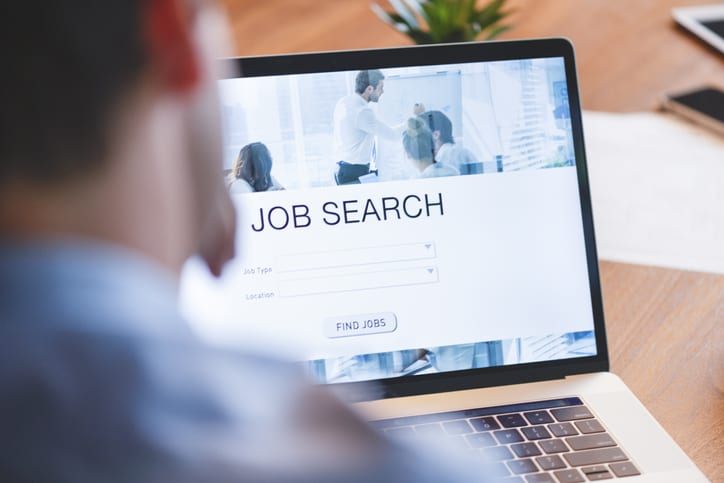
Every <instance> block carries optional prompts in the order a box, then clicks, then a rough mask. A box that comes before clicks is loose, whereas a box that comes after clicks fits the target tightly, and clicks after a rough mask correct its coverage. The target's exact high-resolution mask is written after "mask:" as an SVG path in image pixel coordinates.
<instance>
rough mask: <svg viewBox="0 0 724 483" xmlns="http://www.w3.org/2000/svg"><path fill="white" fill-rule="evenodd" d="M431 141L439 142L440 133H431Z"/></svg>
mask: <svg viewBox="0 0 724 483" xmlns="http://www.w3.org/2000/svg"><path fill="white" fill-rule="evenodd" d="M432 139H433V140H434V141H439V140H440V131H433V132H432Z"/></svg>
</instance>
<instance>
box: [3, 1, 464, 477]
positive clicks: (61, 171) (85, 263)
mask: <svg viewBox="0 0 724 483" xmlns="http://www.w3.org/2000/svg"><path fill="white" fill-rule="evenodd" d="M0 18H2V22H3V24H4V25H3V28H2V29H0V32H2V33H0V36H1V38H0V39H1V40H2V43H1V45H2V46H3V49H4V51H3V56H2V57H3V75H2V78H1V79H2V80H0V82H1V83H2V85H1V86H0V105H2V109H1V110H0V345H1V349H0V428H2V431H1V436H0V437H1V438H2V441H3V444H2V451H0V480H2V481H12V482H31V481H32V482H35V481H53V482H54V481H59V482H60V481H72V482H107V481H113V482H115V481H118V482H125V481H133V482H145V481H159V482H201V481H203V482H216V481H255V482H257V481H261V482H265V481H270V482H271V481H300V482H301V481H304V482H307V481H308V482H312V481H442V480H445V479H447V478H449V477H451V476H450V474H449V473H447V472H446V471H447V470H445V469H443V468H442V467H441V466H440V465H437V464H435V463H434V461H435V460H434V458H426V459H419V458H417V457H416V456H415V455H416V453H412V452H410V451H408V450H405V449H403V448H402V447H399V446H397V445H395V444H393V443H391V442H390V441H387V440H386V439H384V438H382V437H381V436H380V435H378V434H377V433H375V432H373V431H371V430H370V429H369V427H368V426H366V425H365V424H364V423H363V422H362V421H361V420H360V419H358V418H357V417H356V416H355V415H354V414H353V413H352V412H351V411H350V410H349V409H347V408H346V407H345V406H343V405H342V404H341V403H339V402H338V401H337V400H336V399H334V398H333V397H332V396H331V395H330V394H328V393H327V392H325V390H324V389H323V388H319V387H315V386H312V385H309V384H308V383H307V382H305V381H304V379H303V378H302V377H300V375H299V373H298V371H297V370H296V369H295V368H293V367H289V366H287V365H285V364H281V363H275V362H272V361H268V360H265V359H264V358H262V357H256V356H253V355H241V354H237V353H234V352H230V351H224V350H220V349H213V348H210V347H207V346H204V345H203V344H201V343H200V342H198V341H197V340H196V339H195V338H194V337H193V335H192V334H191V333H190V331H189V330H188V328H187V326H186V324H185V322H184V320H183V319H182V318H181V317H180V316H179V314H178V312H177V309H176V289H177V283H178V275H179V272H180V270H181V268H182V265H183V264H184V261H185V260H186V259H187V257H188V256H190V255H191V254H193V253H194V252H197V253H200V254H201V255H202V257H203V258H204V259H205V260H206V261H207V263H208V265H209V267H210V269H211V270H212V272H214V273H215V274H218V273H220V271H221V268H222V266H223V264H224V262H225V261H226V260H227V259H228V258H230V257H231V256H232V255H233V247H234V241H233V234H234V219H235V215H234V212H233V208H232V205H231V203H230V200H229V197H228V194H227V193H226V190H225V189H224V186H223V180H222V176H221V172H222V166H221V156H220V146H221V144H220V142H219V139H218V138H219V134H220V125H219V124H220V123H219V116H218V112H217V104H218V103H217V100H216V92H215V87H216V86H215V81H214V79H215V75H214V72H213V65H214V63H213V58H214V57H215V56H217V55H221V54H223V53H224V52H223V50H222V49H223V48H224V42H223V38H220V37H223V36H220V33H222V32H224V27H225V25H224V23H223V21H221V20H222V19H221V17H220V15H219V14H218V12H217V10H216V9H215V8H214V7H212V6H210V5H209V4H208V2H201V1H192V0H187V1H186V0H135V1H134V0H106V1H103V2H96V1H91V0H67V1H63V2H61V1H57V0H46V1H41V0H36V1H27V2H12V3H11V4H8V5H5V6H4V7H3V13H2V16H0ZM455 478H457V476H456V477H455Z"/></svg>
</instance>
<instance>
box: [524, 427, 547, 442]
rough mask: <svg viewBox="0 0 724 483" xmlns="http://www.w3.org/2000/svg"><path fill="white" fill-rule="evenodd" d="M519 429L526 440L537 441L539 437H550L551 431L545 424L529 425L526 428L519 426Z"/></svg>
mask: <svg viewBox="0 0 724 483" xmlns="http://www.w3.org/2000/svg"><path fill="white" fill-rule="evenodd" d="M520 431H521V432H522V433H523V434H524V435H525V437H526V438H528V441H537V440H539V439H550V438H551V437H552V436H551V433H549V432H548V430H547V429H546V427H545V426H531V427H528V428H520Z"/></svg>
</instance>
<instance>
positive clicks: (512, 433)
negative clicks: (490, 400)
mask: <svg viewBox="0 0 724 483" xmlns="http://www.w3.org/2000/svg"><path fill="white" fill-rule="evenodd" d="M372 424H373V425H375V427H377V428H378V429H380V430H382V431H384V432H386V433H390V435H394V436H400V437H404V438H415V439H417V438H440V437H445V438H447V439H448V440H449V442H450V443H451V444H454V445H455V446H457V447H460V448H461V449H464V450H466V451H469V452H471V453H473V456H474V457H476V458H477V457H479V458H480V460H481V464H482V465H483V471H484V472H485V473H484V474H486V475H487V476H488V478H489V479H490V480H491V481H495V482H520V483H526V482H527V483H542V482H545V483H579V482H585V481H600V480H609V479H613V478H625V477H627V476H635V475H639V474H640V472H639V470H638V469H637V467H636V466H635V465H634V464H633V463H632V462H631V461H630V460H629V457H628V456H627V455H626V453H625V452H624V451H623V449H622V448H621V447H620V446H619V445H618V443H616V441H615V440H614V439H613V437H612V436H611V435H610V434H609V433H608V431H607V430H606V428H605V427H604V425H603V424H602V423H601V421H599V420H598V419H597V418H596V417H595V416H594V415H593V413H591V411H589V410H588V408H587V407H586V406H585V405H584V404H583V401H581V399H579V398H577V397H570V398H563V399H555V400H550V401H538V402H531V403H524V404H515V405H508V406H496V407H490V408H479V409H471V410H466V411H452V412H446V413H437V414H428V415H422V416H410V417H404V418H396V419H385V420H380V421H374V422H373V423H372Z"/></svg>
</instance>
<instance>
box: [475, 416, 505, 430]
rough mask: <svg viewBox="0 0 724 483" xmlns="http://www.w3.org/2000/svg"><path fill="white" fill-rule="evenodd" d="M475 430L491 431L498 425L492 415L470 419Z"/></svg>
mask: <svg viewBox="0 0 724 483" xmlns="http://www.w3.org/2000/svg"><path fill="white" fill-rule="evenodd" d="M470 422H471V423H472V424H473V428H475V431H492V430H494V429H500V425H499V424H498V422H497V421H496V420H495V418H493V417H487V418H476V419H471V420H470Z"/></svg>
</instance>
